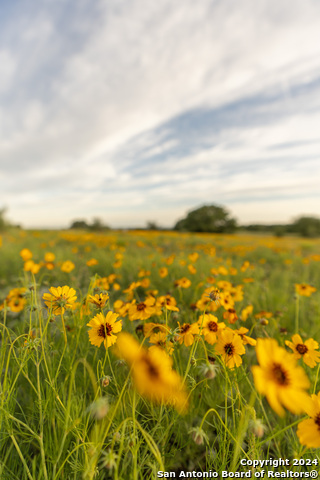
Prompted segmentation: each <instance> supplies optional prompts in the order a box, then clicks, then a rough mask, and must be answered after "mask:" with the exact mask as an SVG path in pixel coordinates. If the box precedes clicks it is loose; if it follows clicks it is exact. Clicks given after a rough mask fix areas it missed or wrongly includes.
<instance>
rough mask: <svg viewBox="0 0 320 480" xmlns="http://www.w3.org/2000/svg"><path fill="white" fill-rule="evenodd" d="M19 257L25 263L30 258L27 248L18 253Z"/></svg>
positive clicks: (30, 254)
mask: <svg viewBox="0 0 320 480" xmlns="http://www.w3.org/2000/svg"><path fill="white" fill-rule="evenodd" d="M20 256H21V258H22V260H23V261H24V262H27V261H28V260H30V259H31V258H32V253H31V252H30V250H29V249H28V248H23V249H22V250H21V252H20Z"/></svg>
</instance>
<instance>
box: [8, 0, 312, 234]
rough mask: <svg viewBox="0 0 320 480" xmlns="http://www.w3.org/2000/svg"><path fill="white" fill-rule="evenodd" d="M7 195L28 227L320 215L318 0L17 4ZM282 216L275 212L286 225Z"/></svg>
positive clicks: (11, 47)
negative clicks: (209, 210) (214, 207)
mask: <svg viewBox="0 0 320 480" xmlns="http://www.w3.org/2000/svg"><path fill="white" fill-rule="evenodd" d="M2 13H3V15H2V17H1V20H0V181H1V185H2V187H1V193H2V196H1V201H2V202H3V203H4V204H6V205H8V206H9V207H10V216H11V217H12V218H13V219H14V220H15V221H16V222H20V223H22V224H23V225H25V226H31V225H32V226H37V225H38V226H41V225H44V226H50V224H51V225H52V226H63V225H67V224H68V223H69V221H70V220H71V219H72V218H75V217H80V216H87V217H90V216H91V217H92V216H94V215H100V216H101V217H103V218H104V220H105V221H107V222H109V223H110V224H112V225H114V226H121V225H122V226H126V225H127V226H131V225H137V224H138V225H144V224H145V221H146V220H148V219H155V220H158V221H159V223H160V222H161V223H162V224H164V225H167V226H171V225H172V224H173V223H174V221H175V220H176V219H177V218H178V217H179V216H182V215H183V214H184V213H185V211H186V210H187V209H190V208H192V207H193V206H197V205H200V204H202V203H219V204H226V205H228V206H229V207H230V209H231V210H232V212H233V213H234V215H236V216H237V217H238V218H239V220H240V221H242V222H250V221H264V220H265V221H286V220H288V218H289V217H290V216H292V215H295V214H299V213H303V212H306V213H313V214H316V213H317V212H318V211H319V209H320V193H319V189H318V184H319V180H320V161H319V156H320V135H319V125H320V109H319V107H320V56H319V44H320V20H319V18H320V15H319V14H320V4H319V2H318V1H317V0H305V1H304V2H301V1H300V0H291V1H289V0H284V1H283V2H281V3H280V2H277V1H276V0H271V1H270V0H264V1H261V2H256V1H254V0H241V1H240V2H234V1H233V0H226V1H224V2H220V1H218V0H207V1H204V2H198V3H194V2H192V1H191V0H186V2H183V3H181V4H177V3H172V2H170V1H169V0H161V1H160V2H146V1H145V0H133V1H130V2H129V1H128V0H120V1H119V0H117V1H115V0H112V1H104V0H100V1H97V2H89V0H79V1H77V2H74V3H73V4H72V8H71V5H70V4H68V3H66V2H63V1H60V0H59V1H53V0H48V1H47V2H45V3H42V4H41V5H38V4H37V5H35V3H34V2H32V1H31V0H20V1H17V2H5V4H4V8H3V12H2ZM272 219H273V220H272Z"/></svg>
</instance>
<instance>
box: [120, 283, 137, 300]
mask: <svg viewBox="0 0 320 480" xmlns="http://www.w3.org/2000/svg"><path fill="white" fill-rule="evenodd" d="M140 285H141V283H140V282H132V283H131V284H130V285H129V287H128V288H126V289H125V290H123V293H126V294H127V299H128V300H131V299H132V298H133V291H134V290H135V289H136V288H138V287H140Z"/></svg>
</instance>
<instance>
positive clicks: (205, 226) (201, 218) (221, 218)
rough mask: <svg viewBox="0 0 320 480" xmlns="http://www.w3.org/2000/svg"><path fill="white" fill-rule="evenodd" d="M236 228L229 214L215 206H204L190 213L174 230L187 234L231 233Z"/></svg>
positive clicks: (234, 221)
mask: <svg viewBox="0 0 320 480" xmlns="http://www.w3.org/2000/svg"><path fill="white" fill-rule="evenodd" d="M236 228H237V222H236V220H235V219H234V218H231V217H230V214H229V212H228V211H227V210H226V209H225V208H224V207H220V206H217V205H204V206H203V207H200V208H197V209H196V210H192V211H190V212H189V213H188V214H187V216H186V218H183V219H182V220H179V221H178V222H177V223H176V225H175V227H174V230H178V231H187V232H212V233H231V232H234V231H235V229H236Z"/></svg>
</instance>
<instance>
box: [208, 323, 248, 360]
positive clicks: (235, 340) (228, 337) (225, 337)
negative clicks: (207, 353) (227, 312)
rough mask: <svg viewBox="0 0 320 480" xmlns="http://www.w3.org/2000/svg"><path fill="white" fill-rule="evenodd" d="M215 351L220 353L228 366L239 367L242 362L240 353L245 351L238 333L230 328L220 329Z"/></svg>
mask: <svg viewBox="0 0 320 480" xmlns="http://www.w3.org/2000/svg"><path fill="white" fill-rule="evenodd" d="M215 352H216V353H217V354H219V355H221V358H222V360H223V362H224V363H225V364H226V366H227V367H228V368H234V367H239V366H240V365H241V364H242V358H241V355H243V354H244V353H246V350H245V348H244V345H243V342H242V339H241V337H240V335H237V334H236V333H234V332H233V330H231V329H230V328H226V329H225V330H222V332H221V333H220V335H219V337H218V342H217V343H216V346H215Z"/></svg>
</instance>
